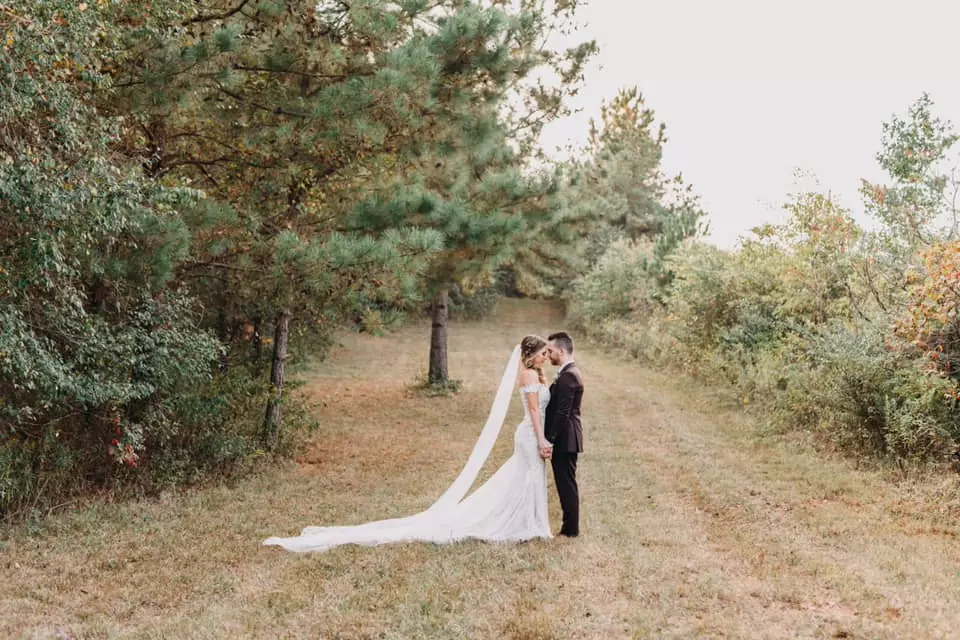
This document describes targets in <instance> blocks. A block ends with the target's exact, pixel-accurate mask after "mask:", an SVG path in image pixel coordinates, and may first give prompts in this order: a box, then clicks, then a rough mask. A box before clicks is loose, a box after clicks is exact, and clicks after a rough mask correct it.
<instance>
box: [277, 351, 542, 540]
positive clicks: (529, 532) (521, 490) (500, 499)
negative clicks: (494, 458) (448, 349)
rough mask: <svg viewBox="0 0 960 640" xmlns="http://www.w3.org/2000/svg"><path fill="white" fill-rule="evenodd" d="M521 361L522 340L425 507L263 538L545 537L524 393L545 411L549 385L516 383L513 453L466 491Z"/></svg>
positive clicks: (539, 467)
mask: <svg viewBox="0 0 960 640" xmlns="http://www.w3.org/2000/svg"><path fill="white" fill-rule="evenodd" d="M519 364H520V348H519V347H517V348H516V349H514V352H513V355H512V357H511V358H510V362H509V363H508V364H507V368H506V371H505V372H504V375H503V378H502V379H501V381H500V387H499V388H498V390H497V395H496V397H495V398H494V402H493V407H492V408H491V410H490V415H489V416H488V418H487V423H486V425H485V426H484V428H483V431H482V432H481V433H480V437H479V439H478V440H477V443H476V444H475V445H474V448H473V452H472V453H471V454H470V458H469V460H468V461H467V464H466V466H464V468H463V470H462V471H461V472H460V475H459V476H458V477H457V479H456V480H455V481H454V482H453V484H452V485H451V486H450V488H448V489H447V490H446V492H444V494H443V495H442V496H440V498H439V499H438V500H437V501H436V502H434V503H433V505H431V506H430V508H429V509H427V510H426V511H422V512H420V513H418V514H415V515H412V516H407V517H405V518H394V519H391V520H378V521H376V522H368V523H366V524H361V525H354V526H341V527H307V528H306V529H304V530H303V531H302V532H301V534H300V535H299V536H296V537H292V538H276V537H274V538H268V539H267V540H265V541H264V542H263V544H265V545H277V546H280V547H283V548H284V549H286V550H288V551H299V552H304V551H325V550H327V549H330V548H332V547H336V546H340V545H345V544H358V545H368V546H373V545H380V544H389V543H397V542H417V541H419V542H434V543H437V544H448V543H452V542H457V541H459V540H465V539H468V538H472V539H477V540H486V541H491V542H519V541H522V540H530V539H532V538H550V537H552V536H551V534H550V525H549V521H548V519H547V477H546V466H545V464H544V461H543V459H542V458H541V457H540V452H539V447H538V446H537V437H536V434H535V433H534V431H533V427H532V426H531V423H530V414H529V410H528V408H527V404H526V401H525V399H524V398H523V394H524V393H537V394H538V399H539V405H540V415H541V416H543V412H544V409H545V408H546V406H547V402H548V401H549V400H550V391H549V389H548V388H547V386H546V385H543V384H537V385H533V386H531V387H524V388H522V389H521V390H520V396H521V400H523V401H524V402H523V413H524V418H523V421H522V422H521V423H520V424H519V425H518V426H517V429H516V432H515V433H514V437H513V442H514V451H513V455H512V456H511V457H510V459H509V460H507V461H506V462H505V463H504V464H503V466H501V467H500V468H499V469H498V470H497V471H496V472H495V473H494V474H493V476H491V477H490V479H489V480H487V481H486V482H485V483H483V485H481V486H480V487H478V488H477V490H476V491H474V492H473V493H472V494H470V495H469V496H467V497H464V496H466V494H467V491H468V490H469V489H470V487H471V486H472V485H473V483H474V481H475V480H476V478H477V475H478V474H479V473H480V468H481V467H482V466H483V463H484V462H485V461H486V459H487V457H488V456H489V455H490V451H491V449H493V445H494V443H495V442H496V439H497V435H498V434H499V433H500V429H501V427H502V426H503V421H504V419H505V418H506V414H507V409H508V408H509V405H510V398H511V396H512V395H513V386H514V384H515V383H516V378H517V374H518V367H519Z"/></svg>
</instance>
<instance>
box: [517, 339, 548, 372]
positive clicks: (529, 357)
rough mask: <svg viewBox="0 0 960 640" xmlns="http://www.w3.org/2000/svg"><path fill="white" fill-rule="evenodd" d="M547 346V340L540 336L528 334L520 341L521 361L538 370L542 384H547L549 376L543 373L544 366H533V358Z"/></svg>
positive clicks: (525, 365) (524, 364) (529, 367)
mask: <svg viewBox="0 0 960 640" xmlns="http://www.w3.org/2000/svg"><path fill="white" fill-rule="evenodd" d="M545 346H547V341H546V340H544V339H543V338H541V337H540V336H526V337H524V339H523V340H521V341H520V361H521V362H522V363H523V366H524V367H526V368H527V369H533V370H534V371H536V372H537V376H538V377H539V378H540V383H541V384H545V383H546V382H547V378H546V376H544V375H543V368H542V367H535V366H533V358H534V356H536V355H537V354H538V353H540V351H541V350H542V349H543V348H544V347H545Z"/></svg>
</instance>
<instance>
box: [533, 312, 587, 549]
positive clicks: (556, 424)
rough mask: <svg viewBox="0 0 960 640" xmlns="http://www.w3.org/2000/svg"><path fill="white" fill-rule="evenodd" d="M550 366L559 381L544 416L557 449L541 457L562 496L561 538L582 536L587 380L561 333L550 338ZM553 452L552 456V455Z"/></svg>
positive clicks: (568, 339)
mask: <svg viewBox="0 0 960 640" xmlns="http://www.w3.org/2000/svg"><path fill="white" fill-rule="evenodd" d="M547 340H548V341H549V344H548V346H547V355H548V357H549V358H550V363H551V364H553V365H554V366H555V367H560V370H559V371H558V372H557V379H556V380H555V381H554V383H553V384H552V385H551V386H550V402H549V404H547V409H546V411H545V412H544V422H543V426H544V436H545V437H546V439H547V441H549V442H550V443H551V444H552V445H553V446H552V448H551V447H545V448H544V449H543V450H542V451H541V452H540V453H541V455H542V456H543V457H544V458H546V457H549V458H550V463H551V466H552V467H553V480H554V484H556V485H557V493H558V494H559V495H560V508H561V510H562V511H563V526H561V527H560V535H562V536H568V537H571V538H575V537H577V536H578V535H580V493H579V490H578V489H577V454H579V453H580V452H582V451H583V429H582V428H581V426H580V401H581V400H582V399H583V378H581V377H580V371H579V370H578V369H577V364H576V363H575V362H574V361H573V338H571V337H570V335H569V334H567V333H564V332H563V331H560V332H558V333H554V334H552V335H551V336H550V337H549V338H547ZM551 449H552V453H551Z"/></svg>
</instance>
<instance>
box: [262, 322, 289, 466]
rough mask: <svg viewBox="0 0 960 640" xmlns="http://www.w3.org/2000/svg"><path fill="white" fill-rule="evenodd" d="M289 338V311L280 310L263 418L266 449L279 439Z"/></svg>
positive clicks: (275, 443) (270, 448)
mask: <svg viewBox="0 0 960 640" xmlns="http://www.w3.org/2000/svg"><path fill="white" fill-rule="evenodd" d="M289 339H290V312H289V311H281V312H280V313H279V314H278V315H277V326H276V328H275V329H274V333H273V366H271V368H270V386H271V387H272V396H271V397H270V400H269V401H267V415H266V417H265V419H264V424H263V430H264V444H265V445H266V448H267V451H273V450H274V449H276V448H277V442H278V441H279V440H280V419H281V412H280V400H281V398H282V396H283V372H284V366H285V365H286V361H287V342H288V341H289Z"/></svg>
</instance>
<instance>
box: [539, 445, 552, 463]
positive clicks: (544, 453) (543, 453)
mask: <svg viewBox="0 0 960 640" xmlns="http://www.w3.org/2000/svg"><path fill="white" fill-rule="evenodd" d="M552 454H553V445H552V444H545V445H543V446H542V447H540V457H541V458H543V459H544V460H546V459H548V458H549V457H550V456H551V455H552Z"/></svg>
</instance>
